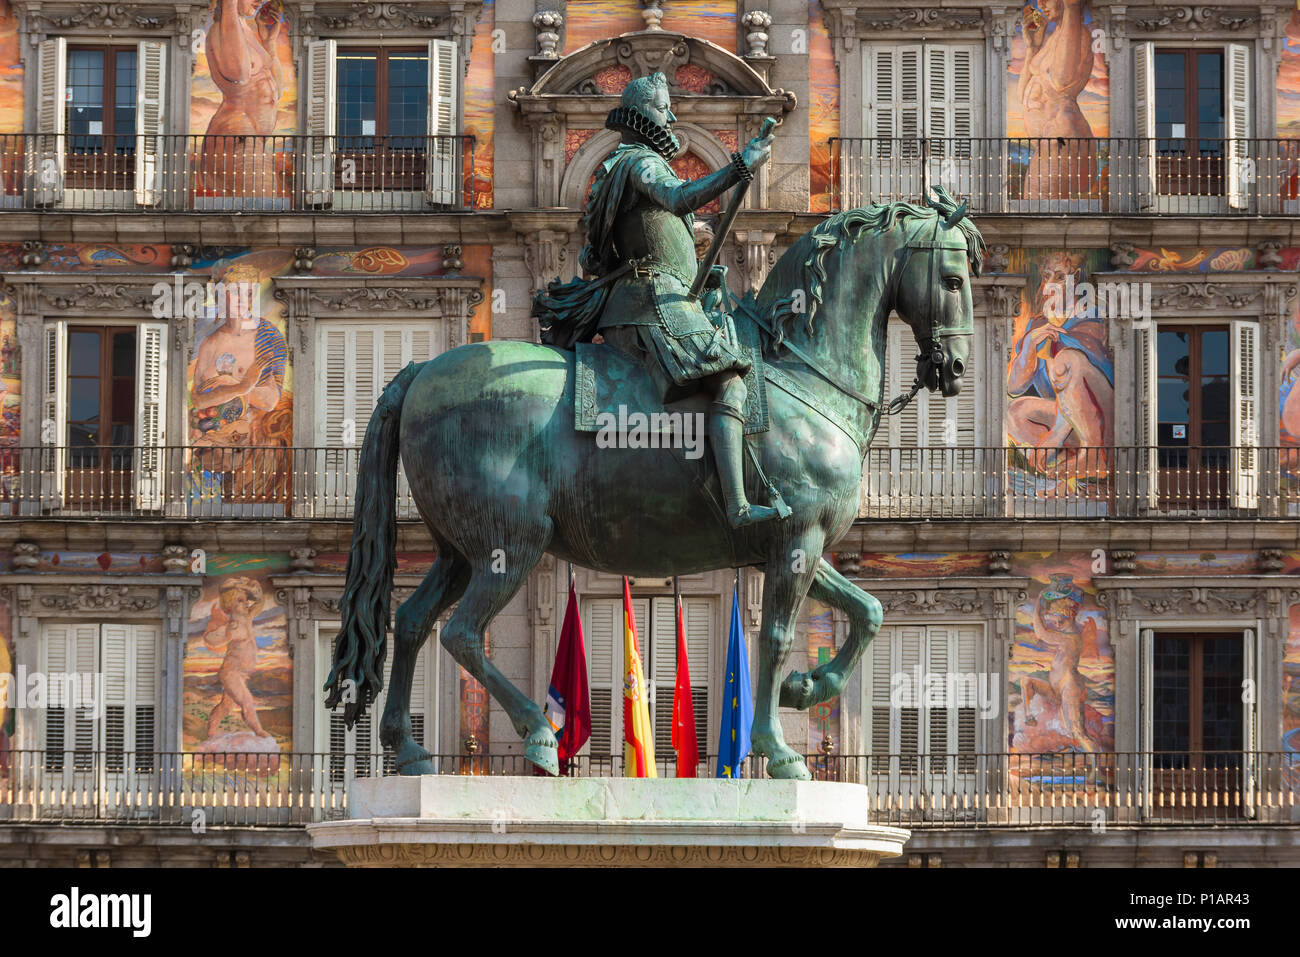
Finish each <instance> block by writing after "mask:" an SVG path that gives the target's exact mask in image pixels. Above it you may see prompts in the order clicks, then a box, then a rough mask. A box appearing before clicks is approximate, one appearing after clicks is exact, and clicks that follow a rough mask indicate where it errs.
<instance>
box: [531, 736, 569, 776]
mask: <svg viewBox="0 0 1300 957" xmlns="http://www.w3.org/2000/svg"><path fill="white" fill-rule="evenodd" d="M524 757H526V758H527V759H528V760H529V761H532V762H533V764H535V765H537V766H538V767H539V768H541V769H542V770H543V771H545V772H546V773H547V774H551V775H557V774H559V773H560V752H559V751H558V750H557V749H555V748H552V747H547V746H546V745H543V744H530V745H528V746H527V747H525V748H524Z"/></svg>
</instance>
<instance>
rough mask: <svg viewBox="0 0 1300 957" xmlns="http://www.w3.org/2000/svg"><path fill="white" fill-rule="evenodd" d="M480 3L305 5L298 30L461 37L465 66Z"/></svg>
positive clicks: (415, 0)
mask: <svg viewBox="0 0 1300 957" xmlns="http://www.w3.org/2000/svg"><path fill="white" fill-rule="evenodd" d="M482 11H483V4H482V3H481V2H476V0H470V2H465V3H459V2H447V0H442V2H424V0H393V2H389V3H367V2H362V0H348V2H342V3H339V2H327V3H314V4H310V5H304V9H303V11H302V13H301V14H299V19H298V31H299V35H300V36H302V37H303V38H305V39H311V38H316V37H329V38H334V39H354V38H356V39H368V40H379V39H381V38H382V40H383V41H385V42H391V41H393V40H398V39H416V38H426V39H428V38H435V37H436V38H442V39H448V40H457V39H458V40H460V44H461V52H462V54H463V55H464V60H465V63H466V65H468V61H469V53H470V42H471V41H472V40H473V37H474V24H475V23H476V22H478V18H479V15H480V14H481V13H482Z"/></svg>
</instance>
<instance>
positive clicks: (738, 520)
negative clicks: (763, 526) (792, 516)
mask: <svg viewBox="0 0 1300 957" xmlns="http://www.w3.org/2000/svg"><path fill="white" fill-rule="evenodd" d="M781 504H783V505H784V504H785V503H784V502H782V503H781ZM786 508H787V514H789V506H786ZM774 518H785V516H784V515H782V514H781V513H780V511H779V510H777V509H775V508H772V507H770V506H768V505H752V504H750V503H749V502H746V503H745V504H744V505H738V506H736V507H735V508H729V509H727V521H728V522H730V523H731V527H732V528H744V527H745V526H747V525H757V524H758V523H760V522H770V521H772V519H774Z"/></svg>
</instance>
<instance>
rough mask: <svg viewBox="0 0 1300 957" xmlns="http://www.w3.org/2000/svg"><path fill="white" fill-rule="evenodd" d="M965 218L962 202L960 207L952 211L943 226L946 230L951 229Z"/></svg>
mask: <svg viewBox="0 0 1300 957" xmlns="http://www.w3.org/2000/svg"><path fill="white" fill-rule="evenodd" d="M965 218H966V202H965V201H963V202H962V204H961V205H960V206H958V207H957V208H956V209H954V210H953V211H952V215H951V216H949V217H948V218H947V219H946V220H945V221H944V226H945V228H947V229H952V228H953V227H954V226H956V225H957V224H958V223H960V222H961V221H962V220H963V219H965Z"/></svg>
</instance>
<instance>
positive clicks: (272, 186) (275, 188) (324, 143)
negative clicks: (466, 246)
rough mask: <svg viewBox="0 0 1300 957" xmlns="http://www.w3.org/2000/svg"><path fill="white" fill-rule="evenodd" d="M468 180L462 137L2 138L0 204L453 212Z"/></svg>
mask: <svg viewBox="0 0 1300 957" xmlns="http://www.w3.org/2000/svg"><path fill="white" fill-rule="evenodd" d="M474 175H475V170H474V137H473V136H470V135H455V136H452V135H447V136H400V137H376V136H298V135H279V134H277V135H272V136H169V135H164V136H149V137H145V136H135V135H129V136H116V137H114V136H74V135H71V134H58V135H55V134H47V133H6V134H0V209H25V210H33V209H34V210H51V211H57V210H66V211H77V212H160V211H188V212H204V211H212V212H322V211H334V212H345V213H366V212H418V211H420V210H432V211H437V210H460V209H472V208H473V206H474Z"/></svg>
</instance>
